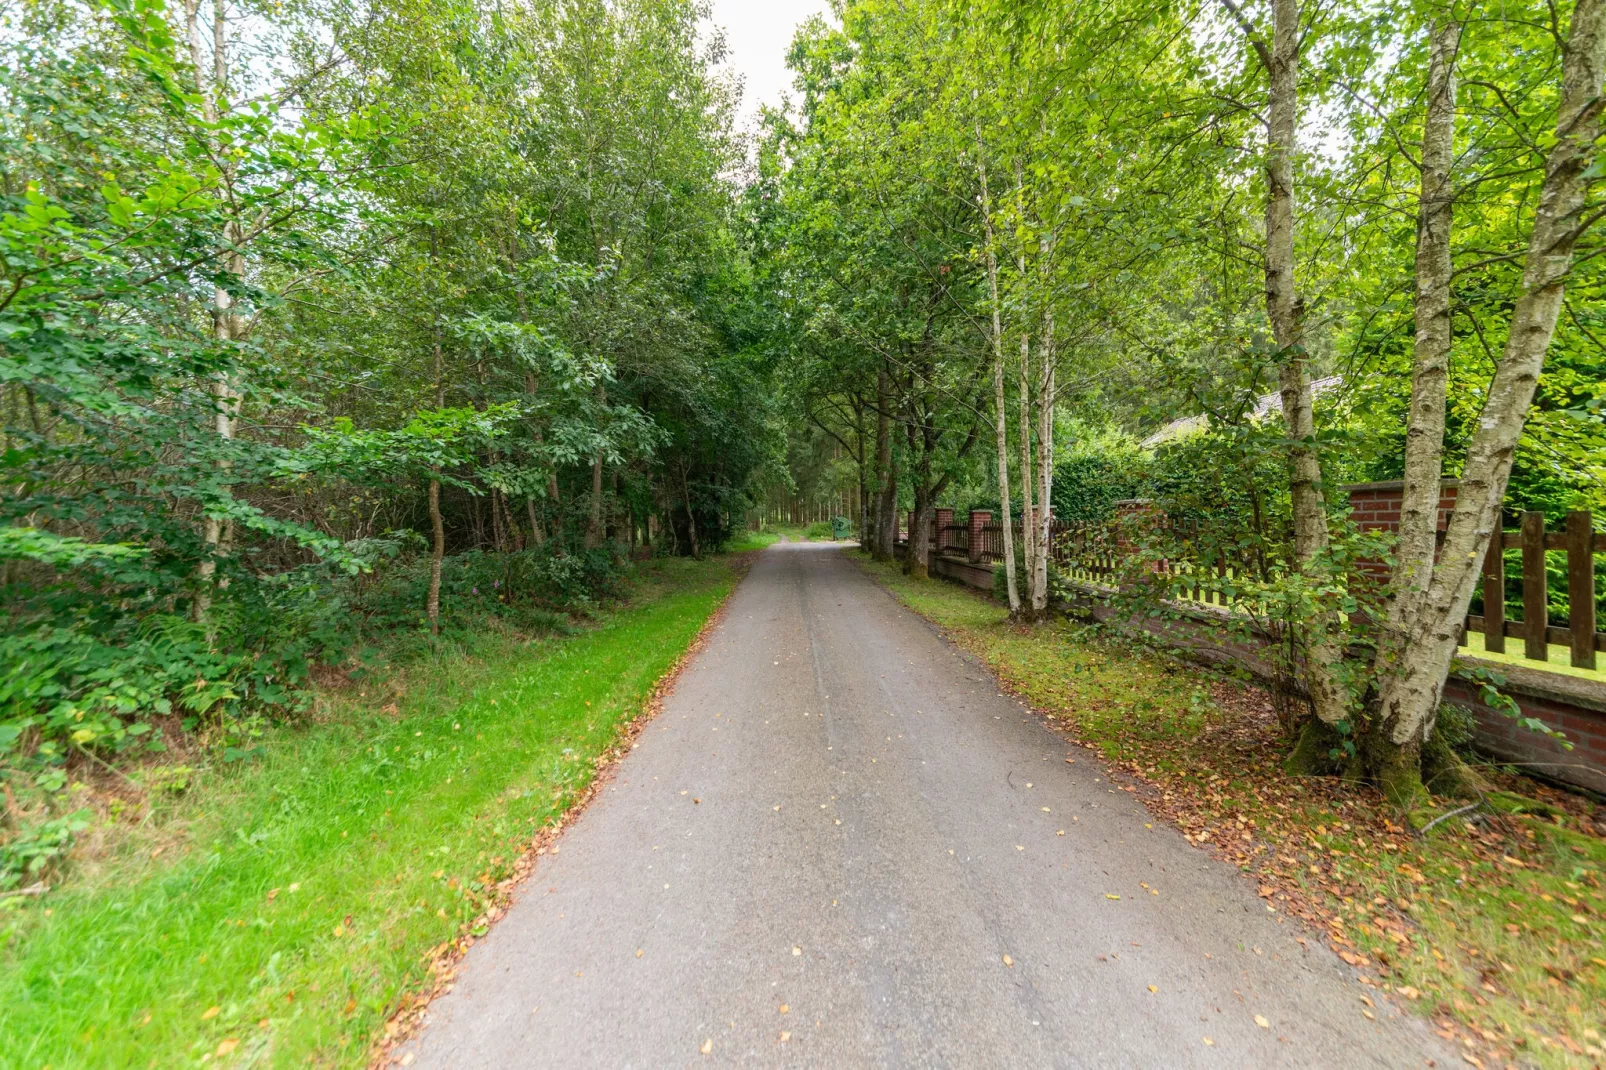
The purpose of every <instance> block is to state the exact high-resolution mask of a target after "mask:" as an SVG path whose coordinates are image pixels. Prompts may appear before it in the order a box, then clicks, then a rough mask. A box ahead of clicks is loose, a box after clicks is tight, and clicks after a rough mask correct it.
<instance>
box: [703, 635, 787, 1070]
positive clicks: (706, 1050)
mask: <svg viewBox="0 0 1606 1070" xmlns="http://www.w3.org/2000/svg"><path fill="white" fill-rule="evenodd" d="M776 664H777V665H779V664H780V662H776ZM697 1050H698V1051H700V1052H702V1053H703V1054H704V1055H708V1054H710V1053H711V1052H713V1050H714V1038H713V1037H709V1038H708V1039H707V1040H705V1041H703V1046H702V1047H701V1048H698V1049H697Z"/></svg>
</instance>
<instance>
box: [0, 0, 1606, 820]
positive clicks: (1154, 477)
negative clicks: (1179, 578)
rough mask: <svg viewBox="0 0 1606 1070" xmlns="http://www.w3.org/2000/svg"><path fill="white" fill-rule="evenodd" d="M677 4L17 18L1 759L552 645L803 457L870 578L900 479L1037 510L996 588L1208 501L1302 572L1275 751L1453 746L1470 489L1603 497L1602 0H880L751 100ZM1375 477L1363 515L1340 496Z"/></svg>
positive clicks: (1276, 605)
mask: <svg viewBox="0 0 1606 1070" xmlns="http://www.w3.org/2000/svg"><path fill="white" fill-rule="evenodd" d="M707 15H708V12H707V11H706V10H705V9H704V7H703V6H702V5H700V4H699V3H696V2H694V0H615V2H607V0H518V2H515V3H505V2H500V3H494V4H493V3H482V2H478V0H448V2H434V3H414V2H408V0H396V2H392V0H367V2H360V0H359V2H348V0H305V2H296V3H291V4H277V3H275V4H255V3H235V2H230V0H213V2H212V3H209V4H203V3H201V2H200V0H177V2H176V3H172V4H168V3H164V2H162V0H104V2H79V0H25V2H23V3H20V4H15V5H9V6H8V7H7V8H6V13H5V15H4V21H3V22H0V49H3V59H0V169H3V172H0V253H3V256H0V355H3V359H0V371H3V375H4V384H3V387H0V389H3V393H4V397H3V400H0V419H3V423H4V436H5V441H4V455H3V456H4V465H5V473H4V477H3V478H4V485H5V492H4V495H3V496H0V509H3V511H4V515H3V518H0V519H3V526H0V558H3V567H4V576H3V578H4V595H3V603H4V607H5V618H4V624H3V629H0V752H3V754H4V762H3V764H4V766H5V770H6V771H5V773H4V775H5V776H6V777H7V778H8V783H10V784H12V785H14V786H15V787H16V788H17V790H19V791H21V790H25V789H26V790H29V791H43V792H49V791H52V790H55V789H57V788H59V787H60V786H61V785H63V784H64V783H65V782H66V770H67V769H69V768H70V767H71V766H72V764H73V763H75V762H93V763H100V764H104V763H108V762H117V761H121V760H125V759H130V758H137V757H138V756H139V755H140V754H141V753H144V752H147V751H148V750H149V749H150V748H153V747H161V746H164V745H165V744H164V743H163V742H162V741H163V739H165V738H169V737H170V734H171V733H172V732H174V731H182V732H187V733H193V734H197V735H198V736H199V737H200V738H202V739H203V740H205V741H206V742H207V744H208V745H215V746H217V747H219V748H221V749H222V752H223V753H228V754H243V753H248V750H249V744H250V739H251V736H252V733H253V731H254V729H253V726H254V725H259V724H260V723H262V720H263V719H264V718H279V717H288V716H294V715H295V713H296V711H297V710H298V709H300V708H301V707H302V705H303V703H304V696H305V692H306V689H307V687H308V684H309V679H310V674H312V673H313V672H314V670H315V668H316V667H317V666H320V665H323V666H338V665H340V664H343V663H345V662H346V661H348V660H349V659H352V658H360V657H363V656H364V652H365V651H367V650H370V649H371V648H373V647H374V646H375V645H378V646H382V647H385V648H386V649H388V650H392V651H396V650H406V649H412V648H416V649H428V647H429V645H430V643H431V642H432V641H434V638H433V637H436V636H438V635H439V634H440V633H441V632H443V631H449V630H451V629H472V628H475V627H479V626H482V625H484V624H485V623H486V622H489V621H492V620H493V619H500V620H501V621H502V622H503V624H504V625H505V626H509V627H515V628H522V629H528V630H532V631H535V630H541V629H543V628H550V627H553V626H555V625H557V624H560V623H561V621H562V620H563V619H564V618H565V617H566V616H567V615H570V614H574V613H577V612H583V611H584V610H585V608H586V607H587V606H590V605H592V604H595V603H596V602H598V601H599V600H605V599H608V598H610V597H613V596H614V595H616V594H617V593H619V591H620V589H621V587H620V584H621V583H622V582H623V577H624V575H625V573H626V572H627V569H628V566H627V562H628V560H629V559H630V558H632V557H635V556H642V555H646V554H670V555H692V556H700V555H703V554H706V553H708V552H711V551H713V550H715V549H717V548H718V547H719V546H721V545H722V544H723V543H724V542H726V540H727V539H728V538H729V537H730V536H731V535H732V534H733V533H734V532H736V531H739V530H741V529H743V528H744V527H745V526H746V525H747V522H748V518H749V516H750V515H753V514H754V511H755V509H756V507H757V506H759V505H760V504H762V503H763V502H764V500H765V499H766V497H767V496H772V495H775V494H792V493H796V492H797V490H798V488H799V487H800V486H803V485H805V484H806V485H807V486H809V487H814V486H818V485H824V484H830V485H832V486H843V485H845V486H847V487H850V488H851V492H852V494H853V495H854V496H855V498H856V500H857V502H858V508H857V509H855V510H853V511H854V513H855V515H857V516H860V517H862V536H863V542H864V544H865V546H866V547H867V549H868V550H869V551H870V552H871V553H872V554H874V555H876V556H878V557H883V558H884V557H888V556H890V555H891V554H892V552H893V543H894V540H895V538H896V531H897V525H898V518H899V516H900V515H904V514H906V513H907V511H909V510H913V512H914V516H915V519H916V529H917V530H916V536H917V537H916V538H915V539H914V540H913V545H914V547H915V549H914V551H913V552H912V553H911V554H910V555H909V560H908V562H907V567H908V568H909V569H910V570H911V571H913V572H916V573H919V572H921V571H923V570H924V568H925V565H926V562H925V560H924V546H925V541H924V540H923V539H921V538H919V537H918V536H919V535H920V533H921V531H923V530H924V528H925V527H926V525H929V524H930V523H931V518H932V511H933V510H934V508H935V507H937V506H939V505H947V506H956V507H959V508H965V507H969V506H985V507H989V508H993V509H996V510H998V511H999V513H1000V514H1001V515H1002V517H1003V519H1004V522H1005V523H1006V525H1007V524H1008V523H1009V522H1010V520H1011V518H1013V519H1017V520H1018V519H1019V518H1020V517H1022V516H1025V517H1027V518H1028V523H1027V524H1026V525H1025V526H1024V529H1023V532H1022V537H1021V539H1020V540H1019V543H1018V545H1015V544H1007V546H1006V551H1007V554H1006V560H1005V562H1004V571H1005V574H1006V576H1007V582H1006V585H1005V586H1006V594H1007V597H1008V599H1009V601H1010V604H1011V606H1012V608H1015V609H1017V610H1018V611H1019V612H1020V614H1021V616H1022V617H1023V618H1032V617H1034V616H1041V615H1043V614H1044V613H1046V612H1047V608H1048V606H1049V603H1050V600H1051V597H1052V594H1053V592H1052V579H1053V578H1052V576H1051V574H1050V568H1049V563H1048V554H1047V552H1046V548H1045V546H1046V540H1047V527H1046V525H1047V523H1048V511H1047V510H1045V509H1044V508H1043V504H1044V503H1052V505H1053V507H1054V511H1055V512H1056V513H1057V514H1058V515H1059V516H1061V517H1066V518H1074V519H1087V520H1098V519H1101V518H1103V517H1104V516H1105V515H1107V512H1108V508H1109V505H1110V503H1111V502H1113V501H1114V500H1115V499H1117V498H1121V497H1130V496H1144V497H1150V498H1153V499H1155V500H1156V501H1157V502H1158V503H1160V505H1161V506H1162V507H1163V508H1165V509H1167V510H1169V511H1171V512H1173V513H1179V514H1189V513H1191V514H1194V515H1203V516H1210V517H1212V518H1214V519H1215V520H1217V521H1218V522H1219V524H1218V527H1219V529H1220V530H1224V531H1229V532H1230V533H1231V534H1230V537H1231V538H1233V539H1239V540H1242V539H1250V540H1254V541H1256V543H1257V545H1261V546H1264V547H1265V548H1266V549H1267V552H1268V553H1269V554H1270V555H1271V556H1272V557H1275V558H1276V559H1278V560H1280V561H1282V562H1284V564H1285V566H1286V567H1284V568H1281V569H1280V570H1278V571H1276V573H1275V574H1269V575H1268V576H1267V577H1265V578H1263V580H1262V581H1261V583H1260V586H1259V587H1258V588H1257V589H1256V590H1255V592H1253V593H1254V597H1256V598H1258V599H1260V600H1261V604H1263V605H1265V606H1267V607H1269V608H1268V612H1273V613H1275V614H1276V615H1278V616H1279V619H1281V620H1283V621H1285V622H1287V623H1288V625H1289V626H1290V627H1292V628H1294V629H1295V632H1296V634H1297V639H1298V643H1299V646H1300V648H1301V650H1302V660H1301V664H1302V665H1303V666H1305V670H1304V671H1305V672H1306V675H1307V680H1306V684H1307V687H1306V690H1307V692H1308V694H1309V695H1310V698H1311V711H1310V719H1309V723H1308V724H1307V725H1306V726H1305V728H1304V729H1303V734H1302V735H1301V737H1300V741H1299V745H1298V749H1297V751H1296V754H1295V757H1296V759H1297V760H1298V761H1299V762H1301V763H1302V764H1303V765H1304V766H1306V767H1309V768H1310V769H1313V770H1336V769H1339V768H1345V769H1348V770H1349V771H1351V772H1354V773H1357V774H1358V775H1360V776H1362V777H1365V778H1370V779H1374V780H1378V781H1381V782H1383V783H1384V784H1385V786H1388V787H1389V788H1390V791H1391V792H1392V793H1393V794H1394V795H1395V796H1396V798H1398V799H1399V800H1400V801H1401V802H1402V803H1404V804H1406V805H1409V804H1411V803H1412V802H1413V801H1414V800H1415V799H1417V798H1418V797H1419V796H1420V793H1421V791H1422V782H1421V779H1420V774H1419V769H1420V768H1422V766H1423V763H1426V766H1427V768H1428V770H1429V772H1430V773H1438V772H1442V771H1443V770H1444V769H1445V768H1447V767H1449V768H1453V767H1454V766H1455V759H1454V756H1453V755H1450V754H1448V753H1447V751H1446V750H1445V748H1442V747H1440V746H1436V745H1435V736H1434V734H1433V724H1434V711H1435V708H1436V706H1437V697H1438V689H1439V687H1440V686H1441V684H1442V681H1443V678H1444V675H1445V672H1446V670H1447V669H1448V668H1449V665H1450V660H1451V658H1452V656H1453V654H1454V642H1453V636H1452V635H1451V633H1452V631H1454V630H1457V629H1458V628H1459V621H1460V618H1461V616H1462V615H1463V614H1464V613H1465V612H1466V611H1467V608H1468V605H1469V603H1470V600H1471V599H1472V598H1473V586H1474V581H1475V579H1476V576H1477V569H1478V562H1479V561H1481V558H1482V551H1483V546H1484V545H1485V544H1486V540H1487V538H1488V536H1489V532H1490V531H1491V530H1492V529H1493V528H1496V527H1498V518H1499V517H1500V515H1501V511H1502V509H1506V510H1510V509H1515V508H1524V507H1526V508H1542V509H1545V510H1547V511H1549V512H1551V513H1553V514H1555V515H1557V516H1559V515H1560V514H1562V513H1564V512H1565V511H1566V510H1568V509H1571V508H1590V507H1592V508H1594V509H1595V510H1596V511H1597V515H1601V514H1606V490H1603V487H1606V422H1603V421H1606V374H1603V368H1606V349H1603V333H1606V315H1603V312H1602V308H1601V305H1600V301H1599V297H1600V290H1601V287H1602V285H1603V282H1606V275H1603V274H1602V265H1601V262H1600V260H1599V258H1598V257H1597V255H1596V254H1597V253H1598V252H1599V251H1600V249H1601V246H1600V244H1599V241H1600V239H1599V236H1598V234H1597V233H1596V232H1595V231H1594V229H1593V225H1594V223H1595V222H1596V220H1597V218H1598V217H1599V215H1600V214H1602V209H1601V203H1600V195H1599V191H1598V189H1597V179H1598V177H1599V174H1600V172H1601V169H1602V166H1603V165H1601V164H1599V163H1598V162H1597V159H1596V153H1597V146H1596V142H1597V138H1598V135H1599V132H1600V131H1599V121H1600V117H1599V112H1600V107H1601V99H1600V92H1601V88H1602V84H1603V67H1606V2H1602V0H1573V2H1570V3H1561V4H1551V3H1539V2H1526V0H1512V2H1510V3H1503V4H1499V5H1487V4H1484V5H1473V4H1462V3H1454V2H1449V3H1447V2H1442V0H1398V2H1395V0H1372V2H1365V3H1330V2H1318V0H1304V2H1301V0H1266V2H1264V3H1260V2H1256V3H1244V4H1241V5H1240V4H1238V3H1236V2H1234V0H1211V2H1205V0H1196V2H1181V3H1178V2H1171V0H1116V2H1099V3H1093V2H1083V0H1055V2H1049V3H1042V2H1032V3H1025V2H1017V0H973V2H959V0H902V2H899V0H858V2H851V3H843V4H841V5H839V10H838V19H837V20H836V21H833V22H830V23H827V22H826V21H823V20H816V21H814V22H812V23H810V24H807V25H805V26H804V27H802V28H801V29H800V30H799V33H798V35H797V37H796V40H795V43H794V45H793V47H792V51H791V54H790V63H791V66H792V68H793V69H794V71H795V72H796V84H797V90H798V93H797V97H796V100H795V102H794V104H793V105H792V106H791V107H787V108H775V109H769V110H766V111H765V112H764V113H763V115H762V119H761V121H760V122H759V123H758V124H757V125H756V128H754V129H752V130H741V129H738V128H737V127H736V125H735V118H734V117H735V115H736V107H737V103H738V100H739V93H740V86H739V85H738V84H737V83H736V82H734V81H733V80H732V79H731V78H730V77H729V76H727V75H722V74H720V73H719V72H718V70H717V67H718V63H719V60H720V58H721V42H720V39H719V36H718V33H717V31H715V30H714V29H713V28H712V27H711V25H710V23H709V22H708V21H707ZM1333 376H1336V377H1338V378H1337V380H1336V382H1337V384H1338V385H1337V386H1335V387H1333V388H1331V389H1329V390H1327V391H1325V392H1322V393H1320V394H1319V395H1317V396H1315V397H1313V393H1312V391H1311V388H1310V384H1311V382H1312V381H1313V380H1316V379H1320V378H1324V377H1333ZM1268 393H1275V394H1277V395H1278V398H1279V402H1280V409H1279V410H1275V411H1272V412H1270V413H1269V414H1268V413H1267V412H1266V411H1264V406H1262V411H1261V412H1259V413H1258V414H1257V413H1256V402H1257V399H1258V398H1260V397H1262V396H1263V395H1266V394H1268ZM1196 415H1206V416H1208V418H1209V419H1208V425H1207V427H1206V428H1205V429H1204V430H1202V431H1199V432H1197V433H1194V434H1189V435H1184V436H1179V437H1177V438H1174V439H1172V440H1169V441H1167V442H1164V443H1162V444H1160V445H1158V446H1156V447H1154V448H1142V447H1140V446H1139V444H1138V443H1139V440H1140V439H1141V438H1142V437H1143V436H1145V435H1147V434H1149V433H1151V432H1153V431H1154V430H1156V429H1157V428H1159V427H1162V426H1164V425H1166V424H1169V423H1171V422H1172V421H1174V420H1176V419H1178V418H1181V417H1189V416H1196ZM1441 474H1442V475H1446V476H1457V477H1459V478H1460V479H1461V481H1462V482H1461V502H1462V506H1461V508H1458V510H1457V513H1456V518H1455V520H1454V522H1453V523H1452V525H1451V528H1450V530H1449V532H1448V533H1447V535H1446V537H1445V550H1444V552H1443V553H1442V554H1441V555H1440V556H1439V558H1438V563H1437V564H1435V559H1434V546H1433V543H1434V538H1433V532H1432V527H1431V524H1432V520H1431V514H1432V511H1433V503H1436V501H1437V494H1438V485H1439V478H1440V476H1441ZM1400 477H1404V478H1405V479H1406V480H1407V484H1408V489H1407V521H1406V524H1405V525H1404V528H1403V530H1402V533H1401V536H1400V539H1399V542H1398V544H1397V545H1391V546H1381V547H1380V546H1379V545H1378V544H1377V540H1376V538H1375V537H1368V536H1364V535H1361V534H1359V533H1356V532H1355V531H1353V530H1352V529H1350V528H1349V527H1348V526H1347V523H1346V521H1345V518H1344V513H1343V508H1342V506H1343V501H1342V495H1341V494H1340V493H1338V492H1337V488H1339V487H1341V486H1342V485H1344V484H1345V483H1350V482H1357V481H1363V480H1367V479H1386V478H1400ZM1508 484H1509V488H1508ZM1508 489H1509V494H1508ZM1424 503H1428V504H1424ZM1378 554H1389V555H1392V557H1391V559H1392V560H1395V561H1396V562H1397V568H1396V571H1395V576H1396V579H1395V582H1394V585H1393V586H1392V587H1391V588H1390V589H1389V590H1387V591H1382V592H1373V594H1372V595H1371V596H1370V597H1371V598H1372V601H1371V602H1370V603H1369V604H1368V609H1369V612H1367V613H1357V612H1355V610H1356V608H1357V602H1356V599H1357V598H1358V597H1360V595H1359V594H1358V593H1357V592H1356V591H1354V590H1351V585H1350V583H1349V577H1350V575H1351V572H1350V563H1351V562H1353V561H1354V560H1355V559H1356V558H1357V557H1365V556H1375V555H1378ZM409 644H411V647H409ZM1447 644H1448V645H1447ZM1357 650H1360V651H1362V652H1363V653H1357ZM1452 779H1453V778H1452ZM1441 783H1443V782H1441ZM8 790H9V789H8Z"/></svg>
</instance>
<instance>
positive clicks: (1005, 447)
mask: <svg viewBox="0 0 1606 1070" xmlns="http://www.w3.org/2000/svg"><path fill="white" fill-rule="evenodd" d="M976 157H977V159H983V157H982V143H981V128H980V127H977V129H976ZM980 169H981V221H982V228H983V236H984V238H985V241H986V244H985V246H984V259H985V263H986V266H987V296H988V299H989V302H990V304H991V305H992V323H991V335H990V337H989V341H990V343H991V345H992V350H993V435H994V440H995V444H996V446H997V451H996V452H997V454H998V523H999V525H1000V527H1001V528H1002V529H1003V532H1004V538H1003V540H1002V541H1003V544H1004V588H1005V590H1006V591H1007V592H1008V598H1009V613H1010V616H1012V617H1013V616H1019V615H1020V587H1019V585H1018V584H1017V583H1016V581H1015V539H1014V536H1013V533H1012V531H1011V529H1012V528H1013V526H1014V524H1013V521H1012V519H1011V517H1010V515H1009V514H1010V502H1009V418H1008V414H1007V413H1006V412H1005V411H1004V321H1003V312H1002V309H1001V307H1000V300H999V296H998V253H997V251H996V250H995V249H994V247H993V213H992V196H991V193H990V191H989V190H988V188H987V164H986V163H985V162H983V163H981V164H980Z"/></svg>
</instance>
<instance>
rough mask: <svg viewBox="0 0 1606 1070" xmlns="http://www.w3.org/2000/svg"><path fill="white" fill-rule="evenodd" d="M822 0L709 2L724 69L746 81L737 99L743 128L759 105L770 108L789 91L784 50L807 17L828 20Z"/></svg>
mask: <svg viewBox="0 0 1606 1070" xmlns="http://www.w3.org/2000/svg"><path fill="white" fill-rule="evenodd" d="M830 10H831V8H830V4H829V3H828V2H827V0H714V22H715V23H717V24H718V25H720V26H722V27H723V28H724V30H725V42H726V44H727V45H728V46H729V49H730V56H729V61H728V64H729V66H730V67H731V69H733V70H735V71H736V72H737V73H739V74H741V75H742V76H743V77H744V78H745V79H746V81H747V89H746V91H745V92H744V93H743V94H742V118H741V119H740V120H739V125H741V126H746V125H747V122H748V120H749V119H751V118H752V117H753V116H755V115H757V114H758V108H759V105H760V104H773V103H776V102H777V101H779V100H780V98H781V94H783V93H785V92H788V91H789V90H790V89H791V86H792V72H791V71H789V70H787V69H786V50H787V49H788V48H789V47H791V44H792V31H793V30H794V29H796V28H797V24H798V23H800V22H802V21H803V20H804V19H806V18H808V17H809V16H810V15H827V14H829V12H830Z"/></svg>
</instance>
